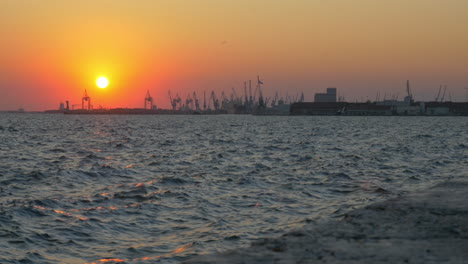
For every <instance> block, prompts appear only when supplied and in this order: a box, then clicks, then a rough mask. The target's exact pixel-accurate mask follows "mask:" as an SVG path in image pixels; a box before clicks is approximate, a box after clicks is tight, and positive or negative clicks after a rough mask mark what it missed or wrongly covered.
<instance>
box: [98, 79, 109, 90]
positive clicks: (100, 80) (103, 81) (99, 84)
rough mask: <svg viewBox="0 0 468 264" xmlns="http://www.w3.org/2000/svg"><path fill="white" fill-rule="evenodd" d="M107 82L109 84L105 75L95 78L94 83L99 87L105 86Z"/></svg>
mask: <svg viewBox="0 0 468 264" xmlns="http://www.w3.org/2000/svg"><path fill="white" fill-rule="evenodd" d="M108 84H109V81H108V80H107V78H106V77H99V78H97V79H96V85H97V87H99V88H106V87H107V85H108Z"/></svg>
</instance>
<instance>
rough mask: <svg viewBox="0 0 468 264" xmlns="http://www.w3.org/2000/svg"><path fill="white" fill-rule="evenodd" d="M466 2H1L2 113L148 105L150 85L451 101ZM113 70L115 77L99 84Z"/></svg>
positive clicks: (462, 54)
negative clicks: (247, 83) (409, 88)
mask: <svg viewBox="0 0 468 264" xmlns="http://www.w3.org/2000/svg"><path fill="white" fill-rule="evenodd" d="M466 25H468V1H466V0H411V1H408V0H392V1H389V0H388V1H387V0H382V1H375V0H356V1H352V0H341V1H340V0H291V1H283V0H237V1H219V0H197V1H187V0H185V1H183V0H167V1H163V0H138V1H132V0H96V1H95V0H80V1H63V0H41V1H36V0H22V1H18V0H2V1H0V92H1V94H2V95H1V96H0V110H10V109H17V108H20V107H23V108H25V109H26V110H45V109H55V108H57V107H58V104H59V102H60V101H65V100H69V101H70V102H71V103H72V104H79V103H80V100H81V96H82V94H83V91H84V89H85V88H86V89H88V93H89V94H90V96H91V97H92V98H93V103H94V105H95V107H96V106H98V105H102V106H105V107H142V105H143V98H144V95H145V93H146V90H149V91H150V93H151V94H152V95H153V97H154V99H155V103H156V104H157V105H158V106H160V107H163V108H167V107H169V100H168V96H167V91H168V90H169V89H170V90H171V91H172V93H173V94H175V93H179V94H180V95H181V96H184V97H185V96H186V95H187V94H188V93H189V92H190V93H191V92H193V91H196V92H197V93H198V95H199V96H201V95H202V94H203V90H206V91H207V93H209V92H211V90H215V91H217V92H221V91H225V92H226V93H227V94H230V93H231V88H232V87H235V88H236V89H237V93H238V94H242V93H243V81H244V80H248V79H252V80H254V79H255V78H256V75H257V74H260V76H261V77H262V79H263V80H264V83H265V86H264V90H265V94H266V95H267V96H268V95H273V94H274V93H275V91H278V92H280V93H281V94H283V95H284V94H286V92H288V93H289V94H290V95H291V94H296V93H299V92H301V91H303V92H304V93H305V96H306V99H308V100H312V99H313V94H314V93H315V92H322V91H323V90H325V88H326V87H337V88H338V93H339V94H340V95H343V96H345V98H346V99H347V100H349V101H354V100H356V99H366V98H367V97H369V99H374V98H375V95H376V93H377V92H380V93H381V94H382V95H383V94H384V93H387V94H392V93H394V94H397V93H399V94H400V98H401V97H402V96H403V94H404V86H405V82H406V80H407V79H410V80H411V81H412V85H413V94H414V95H415V97H416V99H417V100H431V99H434V98H435V96H436V93H437V90H438V87H439V85H440V84H446V85H448V89H449V92H450V94H451V95H452V98H453V100H455V101H461V100H465V89H464V88H465V87H468V77H467V76H468V48H467V47H468V30H466ZM100 75H105V76H107V77H108V78H109V81H110V85H109V87H108V88H106V89H98V88H97V87H96V86H95V84H94V82H95V79H96V78H97V77H98V76H100Z"/></svg>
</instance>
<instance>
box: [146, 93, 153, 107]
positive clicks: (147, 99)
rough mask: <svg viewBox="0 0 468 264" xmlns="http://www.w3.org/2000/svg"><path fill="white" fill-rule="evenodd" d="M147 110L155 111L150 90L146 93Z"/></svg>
mask: <svg viewBox="0 0 468 264" xmlns="http://www.w3.org/2000/svg"><path fill="white" fill-rule="evenodd" d="M147 106H148V108H147ZM145 109H153V97H151V95H150V92H149V90H147V91H146V96H145Z"/></svg>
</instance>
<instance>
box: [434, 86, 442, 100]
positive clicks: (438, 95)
mask: <svg viewBox="0 0 468 264" xmlns="http://www.w3.org/2000/svg"><path fill="white" fill-rule="evenodd" d="M441 91H442V85H441V86H440V87H439V92H438V93H437V97H436V99H435V101H436V102H438V101H439V97H440V92H441Z"/></svg>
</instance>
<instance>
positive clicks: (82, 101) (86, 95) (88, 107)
mask: <svg viewBox="0 0 468 264" xmlns="http://www.w3.org/2000/svg"><path fill="white" fill-rule="evenodd" d="M85 102H87V103H88V106H87V110H91V97H89V95H88V92H87V91H86V89H85V91H84V94H83V97H82V98H81V109H83V110H84V109H85Z"/></svg>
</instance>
